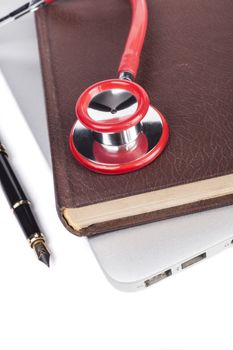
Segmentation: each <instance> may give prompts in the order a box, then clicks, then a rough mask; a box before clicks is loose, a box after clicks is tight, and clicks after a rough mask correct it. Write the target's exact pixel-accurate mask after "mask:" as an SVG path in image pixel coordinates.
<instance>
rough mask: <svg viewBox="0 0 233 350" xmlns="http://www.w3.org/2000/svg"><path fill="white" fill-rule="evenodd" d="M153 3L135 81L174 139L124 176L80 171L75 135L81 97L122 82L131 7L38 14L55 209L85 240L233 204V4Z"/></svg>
mask: <svg viewBox="0 0 233 350" xmlns="http://www.w3.org/2000/svg"><path fill="white" fill-rule="evenodd" d="M148 7H149V25H148V31H147V36H146V40H145V44H144V47H143V51H142V57H141V63H140V68H139V73H138V77H137V82H138V83H139V84H140V85H142V86H143V87H144V88H145V90H146V91H147V92H148V94H149V96H150V100H151V104H152V105H154V106H155V107H156V108H158V109H159V110H160V111H161V112H162V113H163V114H164V115H165V116H166V119H167V121H168V124H169V128H170V139H169V143H168V145H167V147H166V149H165V150H164V152H163V153H162V154H161V155H160V156H159V158H157V159H156V160H155V161H154V162H153V163H151V164H150V165H148V166H146V167H144V168H143V169H140V170H138V171H135V172H132V173H127V174H122V175H103V174H97V173H94V172H91V171H90V170H88V169H86V168H84V167H83V166H82V165H80V164H79V163H78V162H77V161H76V160H75V159H74V157H73V156H72V154H71V152H70V149H69V134H70V130H71V128H72V126H73V124H74V122H75V120H76V116H75V104H76V101H77V98H78V97H79V96H80V94H81V93H82V92H83V91H84V90H85V89H86V88H87V87H88V86H90V85H92V84H93V83H95V82H98V81H101V80H105V79H110V78H115V77H117V68H118V64H119V61H120V57H121V54H122V52H123V49H124V45H125V41H126V38H127V35H128V31H129V27H130V21H131V8H130V2H129V1H125V0H96V1H93V0H80V1H79V0H78V1H77V0H67V1H58V2H56V3H54V4H53V5H52V6H49V7H48V8H44V9H41V10H40V11H38V13H37V16H36V19H37V31H38V39H39V48H40V55H41V64H42V72H43V78H44V87H45V97H46V103H47V114H48V129H49V138H50V145H51V154H52V163H53V174H54V183H55V193H56V203H57V209H58V213H59V215H60V218H61V219H62V221H63V223H64V224H65V225H66V227H67V228H68V229H69V230H70V231H72V232H73V233H75V234H77V235H87V236H91V235H94V234H99V233H103V232H107V231H113V230H116V229H121V228H126V227H129V226H133V225H138V224H142V223H146V222H152V221H156V220H161V219H166V218H170V217H174V216H178V215H183V214H188V213H192V212H196V211H201V210H204V209H211V208H216V207H219V206H223V205H228V204H232V203H233V65H232V57H233V35H232V14H233V2H232V1H231V0H221V1H219V0H176V1H174V0H165V1H164V0H148Z"/></svg>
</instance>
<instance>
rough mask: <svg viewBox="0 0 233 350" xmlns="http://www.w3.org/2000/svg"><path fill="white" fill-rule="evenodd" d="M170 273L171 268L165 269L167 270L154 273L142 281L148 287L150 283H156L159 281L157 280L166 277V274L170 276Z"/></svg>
mask: <svg viewBox="0 0 233 350" xmlns="http://www.w3.org/2000/svg"><path fill="white" fill-rule="evenodd" d="M171 275H172V270H167V271H164V272H162V273H160V274H158V275H155V276H153V277H151V278H149V279H148V280H146V281H145V282H144V283H145V286H146V287H149V286H151V285H152V284H154V283H156V282H159V281H162V280H163V279H164V278H166V277H168V276H171Z"/></svg>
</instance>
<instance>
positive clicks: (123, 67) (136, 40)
mask: <svg viewBox="0 0 233 350" xmlns="http://www.w3.org/2000/svg"><path fill="white" fill-rule="evenodd" d="M130 2H131V6H132V21H131V27H130V31H129V35H128V39H127V42H126V45H125V49H124V52H123V55H122V58H121V62H120V65H119V68H118V73H119V74H121V73H122V72H129V73H131V74H132V76H133V77H134V79H135V78H136V75H137V71H138V66H139V62H140V55H141V51H142V47H143V44H144V40H145V36H146V30H147V23H148V9H147V4H146V1H145V0H130Z"/></svg>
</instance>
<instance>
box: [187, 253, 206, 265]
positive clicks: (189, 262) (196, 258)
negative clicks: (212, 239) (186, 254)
mask: <svg viewBox="0 0 233 350" xmlns="http://www.w3.org/2000/svg"><path fill="white" fill-rule="evenodd" d="M205 258H206V253H203V254H200V255H198V256H195V257H194V258H192V259H189V260H187V261H185V262H184V263H183V264H181V267H182V269H186V267H189V266H191V265H193V264H196V263H197V262H199V261H201V260H203V259H205Z"/></svg>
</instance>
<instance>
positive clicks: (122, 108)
mask: <svg viewBox="0 0 233 350" xmlns="http://www.w3.org/2000/svg"><path fill="white" fill-rule="evenodd" d="M52 2H53V1H51V0H47V1H46V0H43V1H42V0H41V1H39V0H34V1H31V2H30V3H29V4H30V5H31V6H33V10H35V9H37V8H39V7H40V6H42V5H45V4H50V3H52ZM130 2H131V6H132V22H131V28H130V31H129V35H128V39H127V42H126V45H125V49H124V52H123V55H122V58H121V61H120V65H119V68H118V79H110V80H104V81H101V82H98V83H95V84H94V85H92V86H90V87H89V88H87V89H86V90H85V91H84V92H83V93H82V94H81V96H80V97H79V99H78V101H77V104H76V116H77V121H76V122H75V124H74V126H73V128H72V129H71V133H70V138H69V145H70V149H71V152H72V154H73V156H74V157H75V159H77V160H78V161H79V162H80V163H81V164H82V165H84V166H85V167H87V168H88V169H90V170H92V171H95V172H99V173H104V174H122V173H127V172H131V171H135V170H137V169H140V168H142V167H144V166H146V165H148V164H149V163H151V162H152V161H154V160H155V159H156V158H157V157H158V156H159V155H160V154H161V152H162V151H163V150H164V148H165V146H166V144H167V142H168V136H169V130H168V125H167V122H166V120H165V118H164V116H163V115H162V113H161V112H159V111H158V110H157V109H156V108H155V107H153V106H151V105H150V100H149V96H148V94H147V93H146V91H145V90H144V89H143V88H142V87H141V86H140V85H139V84H137V83H135V82H134V81H133V80H135V78H136V75H137V71H138V67H139V61H140V54H141V51H142V46H143V43H144V39H145V34H146V29H147V24H148V9H147V2H146V0H130ZM29 4H27V5H29ZM24 11H27V12H29V11H32V9H30V7H27V8H25V9H24ZM15 13H16V11H15ZM8 17H9V16H8ZM11 17H12V16H11ZM5 18H6V20H7V16H6V17H5ZM8 20H9V18H8ZM0 23H1V19H0Z"/></svg>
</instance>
